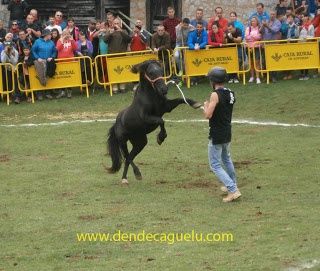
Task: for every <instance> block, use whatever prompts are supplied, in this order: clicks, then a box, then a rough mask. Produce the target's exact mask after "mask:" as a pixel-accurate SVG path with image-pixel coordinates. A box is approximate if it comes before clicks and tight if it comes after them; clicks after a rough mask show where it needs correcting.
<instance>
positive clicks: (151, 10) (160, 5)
mask: <svg viewBox="0 0 320 271" xmlns="http://www.w3.org/2000/svg"><path fill="white" fill-rule="evenodd" d="M26 1H27V2H28V3H29V4H30V6H31V7H32V8H35V9H38V10H39V14H40V15H41V19H42V20H46V19H47V18H48V16H49V15H50V14H53V12H54V11H55V10H61V11H62V12H63V13H64V14H65V16H67V17H69V16H71V17H74V18H75V20H76V22H77V23H78V25H82V26H85V25H86V23H87V22H88V20H89V19H91V18H97V19H102V20H103V19H105V18H106V12H107V11H117V10H120V11H121V12H123V13H124V14H126V15H128V16H130V17H131V18H134V19H136V18H140V19H142V20H143V21H144V23H145V25H146V26H147V28H148V29H153V28H154V26H155V25H157V24H159V23H160V22H161V21H162V20H163V19H164V18H165V16H166V14H167V7H168V6H173V7H175V9H176V14H177V15H178V16H179V17H180V18H184V17H189V18H193V17H194V15H195V12H196V9H197V8H198V7H202V8H203V9H204V17H205V18H206V19H209V18H210V17H211V16H212V15H213V13H214V8H215V7H217V6H221V7H222V8H223V9H224V13H225V16H228V14H229V12H230V11H236V12H237V13H238V17H239V18H240V19H242V20H244V21H245V20H246V19H247V18H248V15H249V14H250V13H251V12H252V11H253V10H255V5H256V4H257V3H258V2H262V3H264V4H265V6H266V9H267V10H269V9H272V8H274V7H275V5H276V3H277V2H278V1H276V0H268V1H267V0H232V1H230V0H54V1H49V0H26ZM0 12H1V13H0V19H7V18H8V13H7V12H6V6H3V5H2V4H0ZM127 22H128V21H127Z"/></svg>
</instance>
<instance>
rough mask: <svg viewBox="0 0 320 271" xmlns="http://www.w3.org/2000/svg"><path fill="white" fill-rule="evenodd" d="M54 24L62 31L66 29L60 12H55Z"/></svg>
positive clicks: (65, 23)
mask: <svg viewBox="0 0 320 271" xmlns="http://www.w3.org/2000/svg"><path fill="white" fill-rule="evenodd" d="M54 24H55V25H60V26H61V29H62V30H64V29H65V28H66V27H67V22H66V21H64V20H63V14H62V12H61V11H60V10H58V11H56V13H55V15H54Z"/></svg>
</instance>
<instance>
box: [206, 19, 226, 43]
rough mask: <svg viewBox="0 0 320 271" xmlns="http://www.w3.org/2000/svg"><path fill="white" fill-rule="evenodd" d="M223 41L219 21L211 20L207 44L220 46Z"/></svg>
mask: <svg viewBox="0 0 320 271" xmlns="http://www.w3.org/2000/svg"><path fill="white" fill-rule="evenodd" d="M223 41H224V33H223V31H222V29H221V28H219V23H218V22H217V21H215V22H213V24H212V27H211V30H210V31H209V34H208V44H209V45H211V46H214V47H221V46H222V44H223Z"/></svg>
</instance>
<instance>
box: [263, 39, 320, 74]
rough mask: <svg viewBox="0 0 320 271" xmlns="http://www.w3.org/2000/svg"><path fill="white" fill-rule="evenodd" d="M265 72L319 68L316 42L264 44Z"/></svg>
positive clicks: (319, 61) (319, 62)
mask: <svg viewBox="0 0 320 271" xmlns="http://www.w3.org/2000/svg"><path fill="white" fill-rule="evenodd" d="M265 55H266V70H268V71H283V70H299V69H312V68H313V69H316V68H319V67H320V59H319V44H318V42H317V41H314V42H313V41H310V42H309V41H308V42H299V43H282V44H265Z"/></svg>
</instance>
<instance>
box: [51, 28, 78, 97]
mask: <svg viewBox="0 0 320 271" xmlns="http://www.w3.org/2000/svg"><path fill="white" fill-rule="evenodd" d="M56 48H57V52H58V54H57V58H58V59H59V58H73V57H74V56H75V53H76V51H77V49H78V46H77V44H76V42H75V40H74V39H73V37H72V35H71V34H70V32H69V30H68V29H65V30H63V31H62V34H61V38H60V39H59V40H58V42H57V45H56ZM66 91H67V97H68V98H71V97H72V90H71V89H70V88H67V89H66ZM64 96H65V92H64V90H62V91H61V93H59V94H58V95H57V98H61V97H64Z"/></svg>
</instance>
